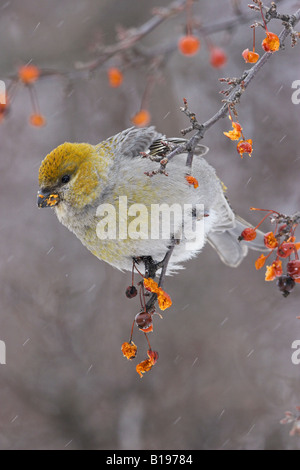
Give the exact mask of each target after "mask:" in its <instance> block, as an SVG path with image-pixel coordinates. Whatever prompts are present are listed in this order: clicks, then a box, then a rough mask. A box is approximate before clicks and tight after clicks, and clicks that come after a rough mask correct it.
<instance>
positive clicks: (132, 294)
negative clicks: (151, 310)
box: [125, 286, 137, 299]
mask: <svg viewBox="0 0 300 470" xmlns="http://www.w3.org/2000/svg"><path fill="white" fill-rule="evenodd" d="M125 295H126V297H128V299H132V298H133V297H135V296H136V295H137V288H136V287H135V286H128V287H127V289H126V291H125Z"/></svg>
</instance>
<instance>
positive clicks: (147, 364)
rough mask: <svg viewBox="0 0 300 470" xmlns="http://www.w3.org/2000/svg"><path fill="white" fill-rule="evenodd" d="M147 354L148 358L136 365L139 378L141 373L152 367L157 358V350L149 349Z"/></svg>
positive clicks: (141, 375)
mask: <svg viewBox="0 0 300 470" xmlns="http://www.w3.org/2000/svg"><path fill="white" fill-rule="evenodd" d="M147 354H148V358H149V359H146V360H145V361H143V362H141V363H140V364H138V365H137V366H136V371H137V373H138V374H139V376H140V377H141V378H142V377H143V374H144V373H145V372H148V371H149V370H151V369H152V367H153V366H154V364H155V363H156V362H157V360H158V352H156V351H152V349H149V350H148V351H147Z"/></svg>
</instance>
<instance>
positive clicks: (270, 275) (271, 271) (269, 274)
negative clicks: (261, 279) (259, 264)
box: [265, 265, 276, 281]
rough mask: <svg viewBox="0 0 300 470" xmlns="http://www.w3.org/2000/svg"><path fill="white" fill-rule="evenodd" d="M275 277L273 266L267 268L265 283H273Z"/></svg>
mask: <svg viewBox="0 0 300 470" xmlns="http://www.w3.org/2000/svg"><path fill="white" fill-rule="evenodd" d="M275 277H276V274H275V269H274V267H273V265H272V266H267V270H266V275H265V281H274V279H275Z"/></svg>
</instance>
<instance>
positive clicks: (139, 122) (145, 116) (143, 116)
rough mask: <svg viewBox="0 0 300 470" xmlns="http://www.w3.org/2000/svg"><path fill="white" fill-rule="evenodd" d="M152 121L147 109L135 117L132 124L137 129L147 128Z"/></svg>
mask: <svg viewBox="0 0 300 470" xmlns="http://www.w3.org/2000/svg"><path fill="white" fill-rule="evenodd" d="M150 120H151V115H150V113H149V111H147V110H146V109H141V110H140V111H139V112H138V113H136V114H135V115H134V116H133V118H132V119H131V122H132V123H133V124H134V125H135V126H137V127H142V126H147V125H148V124H149V122H150Z"/></svg>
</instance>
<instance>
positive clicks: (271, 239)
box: [264, 232, 278, 250]
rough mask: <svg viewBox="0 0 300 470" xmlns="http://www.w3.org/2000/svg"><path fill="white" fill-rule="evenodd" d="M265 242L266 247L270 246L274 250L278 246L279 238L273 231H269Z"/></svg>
mask: <svg viewBox="0 0 300 470" xmlns="http://www.w3.org/2000/svg"><path fill="white" fill-rule="evenodd" d="M264 243H265V245H266V247H267V248H270V249H271V250H273V249H274V248H276V247H277V246H278V241H277V238H276V237H275V235H274V233H273V232H268V233H266V234H265V236H264Z"/></svg>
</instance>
